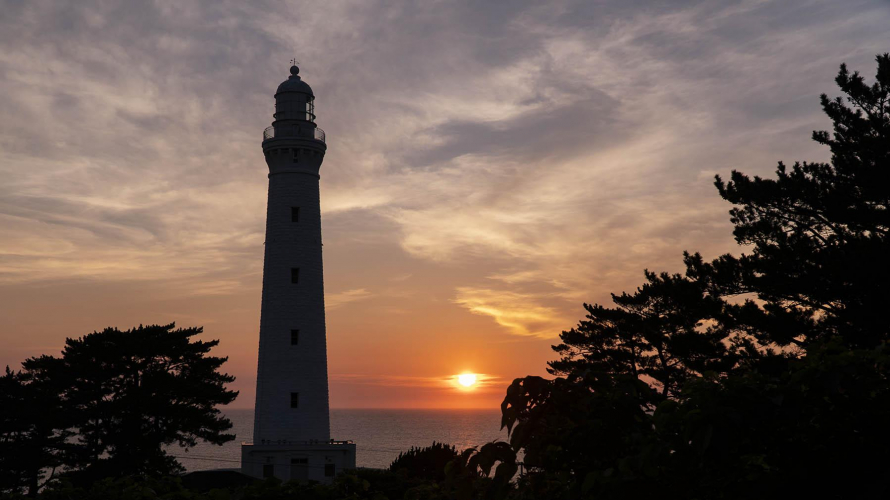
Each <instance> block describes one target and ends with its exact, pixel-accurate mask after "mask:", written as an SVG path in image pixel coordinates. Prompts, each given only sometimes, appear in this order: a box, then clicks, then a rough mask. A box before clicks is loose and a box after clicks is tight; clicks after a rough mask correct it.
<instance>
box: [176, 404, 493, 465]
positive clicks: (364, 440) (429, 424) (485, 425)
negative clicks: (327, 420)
mask: <svg viewBox="0 0 890 500" xmlns="http://www.w3.org/2000/svg"><path fill="white" fill-rule="evenodd" d="M223 413H224V414H225V415H226V417H228V418H229V420H231V421H232V424H233V428H232V432H233V433H234V434H235V435H236V439H235V440H234V441H230V442H228V443H226V444H224V445H222V446H217V445H212V444H207V443H199V444H198V446H196V447H195V448H191V449H190V450H188V451H185V450H184V449H182V448H172V449H170V450H169V453H171V454H172V455H174V456H176V458H177V459H178V460H179V462H180V463H181V464H182V465H183V466H184V467H185V468H186V469H187V470H188V471H197V470H207V469H236V468H238V467H240V463H241V443H242V442H243V441H247V442H250V441H252V440H253V436H252V434H253V410H224V412H223ZM500 422H501V413H500V410H497V409H492V410H331V437H332V438H333V439H336V440H352V441H355V444H356V464H357V465H358V466H359V467H371V468H380V469H382V468H385V467H388V466H389V464H390V463H392V461H393V460H394V459H395V458H396V457H397V456H398V455H399V452H401V451H406V450H408V449H409V448H411V447H412V446H429V445H430V444H432V443H433V441H438V442H440V443H446V444H450V445H454V446H456V447H457V449H458V451H461V450H464V449H466V448H469V447H472V446H480V445H483V444H485V443H488V442H490V441H494V440H499V439H501V440H506V438H507V434H506V432H505V431H501V430H500Z"/></svg>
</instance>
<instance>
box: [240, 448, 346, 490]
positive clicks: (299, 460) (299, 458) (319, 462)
mask: <svg viewBox="0 0 890 500" xmlns="http://www.w3.org/2000/svg"><path fill="white" fill-rule="evenodd" d="M350 469H355V443H353V442H352V441H334V440H331V441H321V442H319V441H291V442H275V443H260V444H257V443H242V444H241V472H242V473H244V474H247V475H248V476H253V477H256V478H267V477H277V478H278V479H281V480H282V481H318V482H319V483H323V484H330V483H331V481H333V479H334V476H336V475H337V474H339V473H340V472H341V471H344V470H350Z"/></svg>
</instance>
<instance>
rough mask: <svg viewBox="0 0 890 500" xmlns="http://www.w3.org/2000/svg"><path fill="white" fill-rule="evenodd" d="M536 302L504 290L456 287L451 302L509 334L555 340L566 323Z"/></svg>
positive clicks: (528, 297) (536, 299) (527, 296)
mask: <svg viewBox="0 0 890 500" xmlns="http://www.w3.org/2000/svg"><path fill="white" fill-rule="evenodd" d="M539 301H540V298H539V297H538V296H536V295H532V294H522V293H517V292H511V291H507V290H491V289H487V288H472V287H460V288H458V289H457V297H456V298H455V299H454V302H455V303H457V304H460V305H461V306H463V307H465V308H466V309H467V310H469V311H470V312H471V313H473V314H481V315H483V316H491V317H492V319H494V320H495V322H497V324H499V325H501V326H502V327H504V328H506V329H507V331H509V332H510V333H512V334H515V335H523V336H534V337H542V338H552V337H556V336H558V335H559V334H560V332H562V330H563V329H565V328H566V326H567V324H570V323H567V319H566V318H565V317H564V316H563V315H562V314H560V313H559V311H558V310H557V309H555V308H553V307H548V306H543V305H540V302H539Z"/></svg>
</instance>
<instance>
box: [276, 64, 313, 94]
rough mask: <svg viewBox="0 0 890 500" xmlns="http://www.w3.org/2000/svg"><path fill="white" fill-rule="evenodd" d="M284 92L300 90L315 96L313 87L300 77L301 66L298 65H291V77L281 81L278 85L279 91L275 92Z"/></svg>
mask: <svg viewBox="0 0 890 500" xmlns="http://www.w3.org/2000/svg"><path fill="white" fill-rule="evenodd" d="M282 92H300V93H301V94H308V95H311V96H315V94H313V93H312V87H310V86H309V84H308V83H306V82H304V81H303V80H302V79H301V78H300V68H298V67H296V66H291V67H290V77H288V79H287V80H285V81H283V82H281V85H279V86H278V91H276V92H275V93H276V94H280V93H282Z"/></svg>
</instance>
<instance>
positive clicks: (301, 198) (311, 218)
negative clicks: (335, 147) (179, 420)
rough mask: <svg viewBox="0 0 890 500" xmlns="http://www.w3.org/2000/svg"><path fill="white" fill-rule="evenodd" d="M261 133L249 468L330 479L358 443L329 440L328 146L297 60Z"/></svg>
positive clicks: (349, 461)
mask: <svg viewBox="0 0 890 500" xmlns="http://www.w3.org/2000/svg"><path fill="white" fill-rule="evenodd" d="M290 73H291V75H290V77H289V78H288V79H287V80H285V81H284V82H283V83H282V84H281V85H279V86H278V91H277V92H276V93H275V114H274V115H273V117H274V121H273V122H272V126H271V127H269V128H267V129H266V130H265V132H263V154H264V155H265V157H266V164H267V165H268V166H269V201H268V205H267V211H266V247H265V260H264V263H263V302H262V312H261V313H260V351H259V363H258V368H257V388H256V408H255V417H254V424H253V425H254V427H253V443H252V444H247V443H245V444H244V445H242V448H241V470H242V472H244V473H245V474H249V475H251V476H255V477H270V476H274V477H277V478H279V479H282V480H316V481H321V482H329V481H330V480H331V479H332V478H333V476H334V475H335V474H336V473H337V472H339V471H341V470H343V469H352V468H355V445H354V444H352V443H351V442H345V441H333V440H331V430H330V415H329V407H328V366H327V346H326V340H325V318H324V279H323V272H322V257H321V211H320V207H319V190H318V180H319V175H318V171H319V168H320V167H321V162H322V160H324V154H325V151H326V150H327V146H326V144H325V135H324V131H323V130H322V129H320V128H318V126H317V125H316V124H315V95H314V94H313V93H312V89H311V88H310V87H309V85H307V84H306V82H304V81H303V80H302V79H301V78H300V76H299V73H300V69H299V68H298V67H297V66H292V67H291V68H290Z"/></svg>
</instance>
